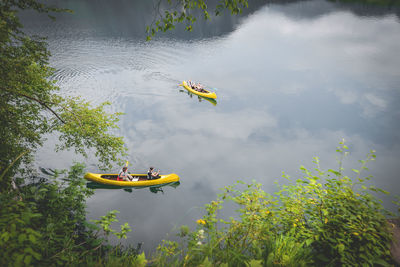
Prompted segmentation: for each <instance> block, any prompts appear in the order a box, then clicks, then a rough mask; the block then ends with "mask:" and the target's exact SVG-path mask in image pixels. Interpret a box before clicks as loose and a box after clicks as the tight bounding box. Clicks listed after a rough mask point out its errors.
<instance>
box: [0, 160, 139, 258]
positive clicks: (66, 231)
mask: <svg viewBox="0 0 400 267" xmlns="http://www.w3.org/2000/svg"><path fill="white" fill-rule="evenodd" d="M83 170H84V166H83V165H82V164H75V165H74V166H72V167H71V170H70V171H69V172H68V173H66V172H61V173H58V172H56V173H55V175H54V178H53V179H51V180H49V181H41V182H39V183H36V184H35V183H32V184H29V185H25V186H22V187H21V192H20V194H18V195H17V194H16V193H15V192H14V193H9V194H7V193H3V194H0V251H1V252H2V253H1V255H2V256H1V257H0V265H1V266H28V265H39V266H59V265H60V266H66V265H67V266H77V265H83V266H115V265H117V266H132V265H135V266H144V265H145V264H146V260H145V257H144V254H142V255H138V253H137V252H138V250H137V249H133V248H132V247H128V248H124V247H122V246H121V245H117V246H111V245H108V244H107V240H106V239H105V238H102V237H101V236H100V235H99V234H100V232H103V233H104V234H105V237H107V235H108V234H110V233H113V234H114V235H116V236H117V237H118V238H126V233H127V232H129V231H130V227H129V225H127V224H124V225H122V226H121V231H120V232H116V231H114V230H113V229H111V228H110V227H109V226H110V224H111V222H113V221H117V219H116V216H115V213H116V211H112V212H110V213H109V214H108V215H106V216H103V217H102V218H101V219H100V220H98V221H95V222H96V224H97V225H98V226H96V225H94V224H90V223H88V222H87V221H86V210H85V200H86V197H88V196H90V195H91V194H92V190H91V189H88V188H86V182H85V181H84V179H83V178H82V177H83Z"/></svg>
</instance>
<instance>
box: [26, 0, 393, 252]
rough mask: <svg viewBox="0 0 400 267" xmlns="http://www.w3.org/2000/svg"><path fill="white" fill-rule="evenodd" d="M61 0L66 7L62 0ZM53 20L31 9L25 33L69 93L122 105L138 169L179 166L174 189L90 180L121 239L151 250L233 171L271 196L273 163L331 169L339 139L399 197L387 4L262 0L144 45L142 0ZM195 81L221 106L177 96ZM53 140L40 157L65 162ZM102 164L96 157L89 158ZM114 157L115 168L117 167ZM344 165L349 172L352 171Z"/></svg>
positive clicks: (47, 164)
mask: <svg viewBox="0 0 400 267" xmlns="http://www.w3.org/2000/svg"><path fill="white" fill-rule="evenodd" d="M61 3H62V2H61ZM65 5H66V7H68V8H71V9H73V10H75V14H73V15H71V14H62V15H59V19H58V20H57V21H56V22H54V23H52V22H50V21H48V20H45V19H44V18H43V17H37V16H33V15H32V14H26V15H25V17H24V20H25V22H27V23H26V25H27V26H26V27H27V30H28V31H29V32H34V33H39V34H42V35H47V36H48V37H49V39H48V42H49V48H50V50H51V52H52V54H53V56H52V58H51V64H52V66H53V67H55V68H56V70H57V71H56V73H55V77H54V78H56V79H58V85H59V86H60V88H61V92H62V93H63V94H71V95H81V96H82V97H84V98H86V99H88V100H90V101H92V103H93V104H98V103H101V102H103V101H111V102H112V103H113V105H112V106H111V107H110V111H114V112H115V111H122V112H124V113H125V115H124V116H123V117H122V120H121V123H120V130H119V131H117V132H116V134H118V135H122V136H124V139H125V141H126V145H127V148H128V149H129V158H128V160H129V162H130V164H131V170H132V171H134V172H145V171H146V170H147V168H148V167H149V166H151V165H153V166H155V167H156V169H161V170H162V172H163V173H171V172H174V173H177V174H178V175H179V176H180V178H181V183H180V185H179V186H178V187H175V188H174V187H169V186H167V187H164V188H163V192H157V193H153V192H151V191H150V190H149V189H140V190H133V191H132V192H127V191H124V190H122V189H121V190H110V189H97V190H96V191H95V195H94V196H93V197H91V198H90V199H88V201H87V204H88V211H89V218H90V219H91V218H98V217H99V216H101V215H105V214H106V213H107V212H108V211H110V210H114V209H117V210H119V211H120V212H121V213H120V214H119V216H118V219H119V220H120V221H121V222H128V223H129V224H130V225H131V227H132V229H133V231H132V232H131V233H130V234H129V235H128V237H129V238H128V240H127V242H128V243H132V244H135V243H138V242H144V245H143V248H144V250H145V251H146V252H147V253H149V252H150V251H152V250H153V249H154V248H155V246H156V245H157V244H158V243H159V242H160V240H161V239H164V238H169V237H173V236H174V233H175V232H174V229H175V230H176V227H177V226H179V225H182V224H186V225H189V226H191V227H193V226H194V225H195V220H197V219H199V218H200V216H201V215H202V214H203V210H202V209H201V208H200V207H202V206H203V205H204V204H206V203H208V202H210V201H211V200H214V199H215V198H216V194H217V193H219V192H220V190H219V189H220V188H221V187H223V186H225V185H231V184H232V183H234V182H235V181H237V180H239V179H240V180H243V181H246V182H251V181H252V180H253V179H254V180H255V181H257V182H259V183H262V184H263V186H264V189H265V190H266V191H268V192H273V191H274V190H275V185H274V182H275V181H278V182H281V183H282V182H283V179H282V178H280V177H281V172H282V171H285V172H286V173H288V174H289V175H291V176H292V177H294V178H297V177H300V176H301V174H300V173H299V171H298V168H299V166H300V165H301V164H303V165H305V166H307V167H312V163H311V160H312V157H314V156H319V157H320V159H321V165H322V167H324V168H337V164H336V154H335V148H336V146H337V145H338V142H339V141H340V140H341V139H342V138H345V139H346V140H347V145H348V146H349V147H350V157H349V158H348V160H347V161H346V162H345V164H344V167H345V168H346V167H347V168H348V169H351V168H357V167H358V165H357V162H358V160H359V159H364V158H365V155H366V154H367V152H368V151H369V150H370V149H375V150H376V151H377V161H375V162H373V163H371V164H370V165H369V167H370V172H369V173H368V174H371V175H373V176H374V177H375V180H374V183H375V184H376V185H377V186H379V187H381V188H383V189H386V190H388V191H390V192H392V193H394V194H396V193H399V192H400V183H399V181H398V179H399V176H398V174H399V173H400V164H399V163H400V160H399V158H400V157H399V156H400V149H399V148H400V146H399V144H400V143H399V140H400V131H399V130H400V125H399V119H400V105H399V104H398V101H399V100H400V88H399V85H400V53H399V51H400V23H399V11H398V10H391V9H388V8H385V7H377V8H374V7H371V6H362V5H355V4H353V5H338V4H333V3H330V2H324V1H290V2H288V3H286V4H284V5H280V4H268V5H265V4H263V2H262V1H256V2H254V3H253V5H252V6H251V9H250V10H248V11H246V12H245V13H244V14H243V15H241V16H240V17H231V16H229V15H224V16H222V17H219V18H217V19H214V20H213V21H212V23H210V24H206V23H203V22H201V23H199V24H198V25H196V27H197V28H196V29H195V30H194V31H193V32H192V33H187V32H185V31H184V30H183V29H182V28H181V27H178V29H177V30H176V31H174V32H171V33H168V34H166V35H160V36H159V37H158V38H155V39H154V40H153V41H151V42H145V41H144V40H145V34H144V29H145V26H146V25H147V24H149V23H151V21H152V17H151V12H152V4H151V2H150V1H128V0H118V1H117V0H115V1H111V2H110V1H106V0H102V1H96V3H93V2H91V1H87V0H86V1H83V0H71V1H67V2H66V3H65ZM186 79H191V80H195V81H199V82H202V83H203V84H206V85H208V86H210V87H212V88H216V89H213V90H215V91H216V93H217V95H218V99H217V105H213V104H212V103H210V102H208V101H205V100H203V101H201V102H200V101H199V99H198V98H197V97H196V96H193V97H191V96H189V95H188V94H187V93H186V92H181V90H182V89H181V88H180V87H179V86H178V84H179V83H180V82H181V81H182V80H186ZM53 144H54V140H53V138H51V137H50V138H49V140H48V142H47V143H46V145H45V147H43V148H42V149H41V150H40V151H39V152H38V163H37V164H38V165H39V166H41V167H44V168H66V167H68V166H69V165H70V164H71V162H72V161H73V160H82V159H81V158H79V157H76V156H75V155H73V154H72V153H69V152H64V153H58V154H57V153H55V152H54V150H53ZM85 161H86V164H87V166H88V169H87V170H88V171H92V172H97V171H98V169H97V168H96V165H95V164H96V160H95V159H94V158H93V157H90V158H89V159H87V160H85ZM118 169H119V167H118V166H115V169H113V170H112V171H114V172H116V171H118ZM349 173H350V172H349Z"/></svg>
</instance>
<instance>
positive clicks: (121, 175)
mask: <svg viewBox="0 0 400 267" xmlns="http://www.w3.org/2000/svg"><path fill="white" fill-rule="evenodd" d="M118 180H120V181H121V180H122V181H133V177H132V176H131V175H130V174H129V173H128V167H126V166H124V167H123V168H122V170H121V171H120V172H119V174H118Z"/></svg>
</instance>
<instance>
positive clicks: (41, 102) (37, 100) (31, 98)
mask: <svg viewBox="0 0 400 267" xmlns="http://www.w3.org/2000/svg"><path fill="white" fill-rule="evenodd" d="M4 90H5V91H7V92H10V93H14V94H17V95H20V96H23V97H25V98H28V99H30V100H33V101H35V102H37V103H39V104H40V105H42V106H44V107H45V108H46V109H48V110H49V111H50V112H51V113H53V114H54V116H56V117H57V119H59V120H60V121H61V122H62V123H64V124H66V122H65V121H64V120H63V119H62V118H61V117H60V116H59V115H58V114H57V112H55V111H54V110H53V109H52V108H50V107H49V106H48V105H47V104H46V103H45V102H43V101H42V100H40V99H37V98H35V97H33V96H30V95H26V94H23V93H20V92H15V91H12V90H7V89H4Z"/></svg>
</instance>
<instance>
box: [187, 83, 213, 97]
mask: <svg viewBox="0 0 400 267" xmlns="http://www.w3.org/2000/svg"><path fill="white" fill-rule="evenodd" d="M182 86H183V87H184V88H185V89H186V90H188V91H189V92H191V93H193V94H195V95H199V96H202V97H207V98H212V99H217V95H216V94H215V93H214V92H210V91H207V90H205V91H207V93H204V92H199V91H196V90H194V89H193V88H192V87H190V86H189V85H188V84H187V83H186V81H183V82H182Z"/></svg>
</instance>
